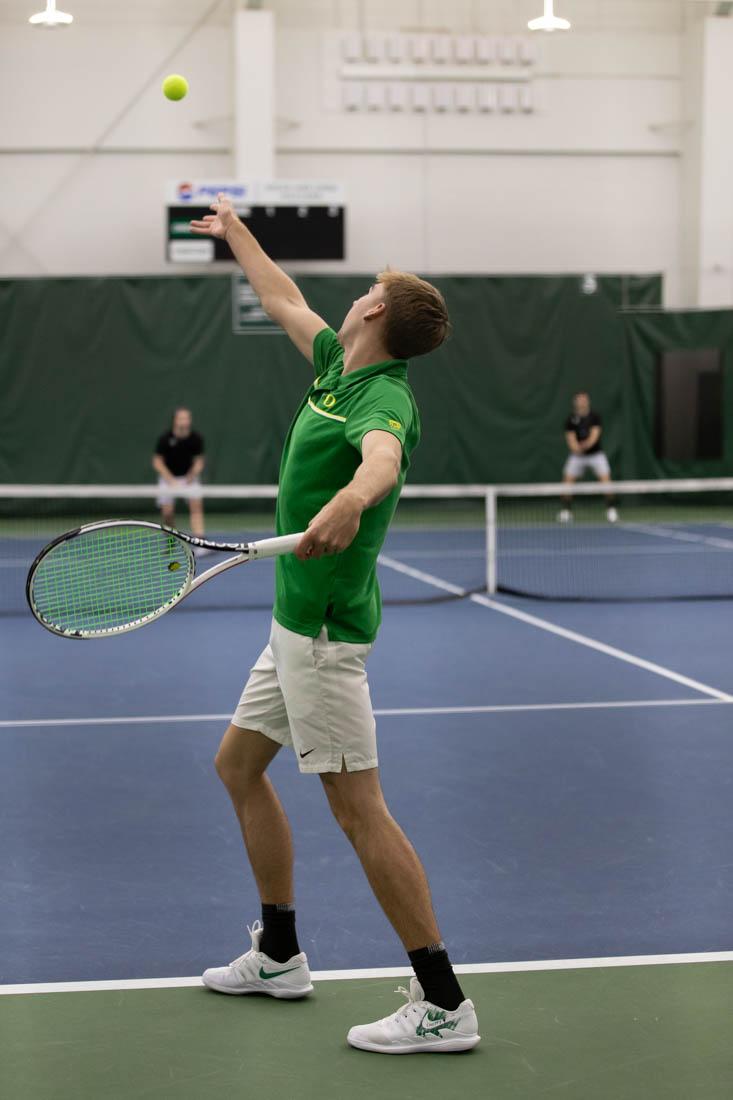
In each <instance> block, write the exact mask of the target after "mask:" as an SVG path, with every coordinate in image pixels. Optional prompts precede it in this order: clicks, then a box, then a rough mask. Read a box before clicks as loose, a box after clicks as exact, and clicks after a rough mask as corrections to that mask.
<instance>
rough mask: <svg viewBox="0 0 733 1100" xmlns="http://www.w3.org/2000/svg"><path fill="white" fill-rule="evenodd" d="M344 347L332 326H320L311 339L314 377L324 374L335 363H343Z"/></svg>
mask: <svg viewBox="0 0 733 1100" xmlns="http://www.w3.org/2000/svg"><path fill="white" fill-rule="evenodd" d="M343 361H344V349H343V348H342V347H341V344H340V343H339V338H338V336H337V335H336V333H335V332H334V331H333V329H332V328H322V329H321V331H320V332H317V333H316V336H315V339H314V340H313V370H314V371H315V373H316V378H320V377H321V375H323V374H326V373H327V372H328V371H329V370H330V369H331V367H333V366H334V365H335V364H337V363H338V364H341V365H343Z"/></svg>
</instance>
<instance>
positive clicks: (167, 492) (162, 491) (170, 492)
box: [155, 477, 202, 508]
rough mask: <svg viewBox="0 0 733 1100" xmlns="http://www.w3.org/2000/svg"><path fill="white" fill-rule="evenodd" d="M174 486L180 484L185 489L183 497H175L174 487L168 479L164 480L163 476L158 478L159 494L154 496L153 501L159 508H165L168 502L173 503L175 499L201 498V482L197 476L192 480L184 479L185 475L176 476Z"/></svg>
mask: <svg viewBox="0 0 733 1100" xmlns="http://www.w3.org/2000/svg"><path fill="white" fill-rule="evenodd" d="M175 486H180V487H181V488H182V489H186V490H187V492H186V495H185V497H183V496H181V497H177V496H176V491H175V487H174V486H173V485H171V483H170V482H169V481H166V480H165V478H164V477H159V478H158V491H159V496H157V497H156V498H155V503H156V504H157V505H158V507H159V508H165V507H167V506H168V505H169V504H175V503H176V500H201V496H202V494H201V482H200V481H199V479H198V478H197V477H195V478H194V479H193V480H192V481H186V479H185V477H177V478H176V480H175Z"/></svg>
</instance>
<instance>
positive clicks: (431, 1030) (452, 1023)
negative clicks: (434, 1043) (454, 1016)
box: [415, 1012, 458, 1038]
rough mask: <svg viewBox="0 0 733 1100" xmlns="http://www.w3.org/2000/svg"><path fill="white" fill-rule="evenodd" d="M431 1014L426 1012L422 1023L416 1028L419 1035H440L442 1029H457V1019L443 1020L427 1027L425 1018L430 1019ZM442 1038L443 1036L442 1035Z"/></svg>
mask: <svg viewBox="0 0 733 1100" xmlns="http://www.w3.org/2000/svg"><path fill="white" fill-rule="evenodd" d="M429 1018H430V1017H429V1015H428V1013H427V1012H426V1013H425V1015H424V1016H423V1018H422V1020H421V1021H420V1023H419V1024H418V1025H417V1027H416V1028H415V1031H416V1033H417V1034H418V1035H439V1036H440V1033H441V1031H455V1029H456V1027H457V1025H458V1021H457V1020H443V1021H442V1022H441V1023H439V1024H436V1025H435V1026H434V1027H425V1020H426V1019H429ZM440 1037H441V1038H442V1036H440Z"/></svg>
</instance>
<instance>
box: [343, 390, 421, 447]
mask: <svg viewBox="0 0 733 1100" xmlns="http://www.w3.org/2000/svg"><path fill="white" fill-rule="evenodd" d="M413 415H414V414H413V410H412V403H411V401H410V399H409V397H408V396H407V394H406V393H404V392H403V391H402V390H401V389H399V388H398V387H397V386H390V387H389V388H388V389H387V388H386V387H385V388H382V387H380V388H379V389H378V390H377V392H376V393H372V394H368V393H367V394H365V395H364V398H363V400H362V401H360V402H359V404H358V406H357V407H356V409H354V410H353V412H352V413H351V414H350V415H349V418H348V420H347V421H346V429H345V434H346V439H347V441H348V442H349V443H350V444H351V445H352V447H356V449H357V451H359V452H360V453H361V441H362V439H363V438H364V436H365V435H366V434H367V432H373V431H380V432H389V433H390V435H394V436H396V438H397V439H399V441H400V443H401V444H402V446H403V447H404V446H405V440H406V439H407V433H408V431H409V430H410V428H411V426H412V421H413Z"/></svg>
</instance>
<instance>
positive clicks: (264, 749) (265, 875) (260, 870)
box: [215, 726, 293, 905]
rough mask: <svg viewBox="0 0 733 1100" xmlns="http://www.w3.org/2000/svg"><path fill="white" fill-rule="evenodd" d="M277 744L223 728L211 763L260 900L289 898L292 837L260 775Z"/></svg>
mask: <svg viewBox="0 0 733 1100" xmlns="http://www.w3.org/2000/svg"><path fill="white" fill-rule="evenodd" d="M279 749H280V745H278V744H277V742H276V741H272V740H271V739H270V738H269V737H265V735H264V734H262V733H258V732H256V731H255V730H243V729H240V728H239V726H229V728H228V729H227V731H226V733H225V734H224V737H223V738H222V741H221V745H220V746H219V751H218V753H217V754H216V759H215V764H216V770H217V772H218V773H219V778H220V779H221V781H222V783H223V784H224V786H225V787H226V789H227V791H228V792H229V797H230V798H231V800H232V803H233V805H234V811H235V813H236V815H237V818H238V820H239V825H240V828H241V830H242V838H243V840H244V843H245V847H246V849H247V854H248V856H249V861H250V864H251V865H252V872H253V874H254V877H255V881H256V883H257V889H258V891H259V894H260V899H261V900H262V901H263V902H264V903H266V904H272V905H278V904H281V903H292V901H293V841H292V835H291V832H290V825H289V823H288V819H287V817H286V816H285V811H284V809H283V807H282V804H281V802H280V799H279V798H278V797H277V794H276V793H275V788H274V787H273V785H272V783H271V782H270V780H269V778H268V777H267V775H266V774H265V772H266V770H267V768H268V766H269V765H270V763H271V762H272V760H273V759H274V758H275V756H276V755H277V752H278V750H279Z"/></svg>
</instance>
